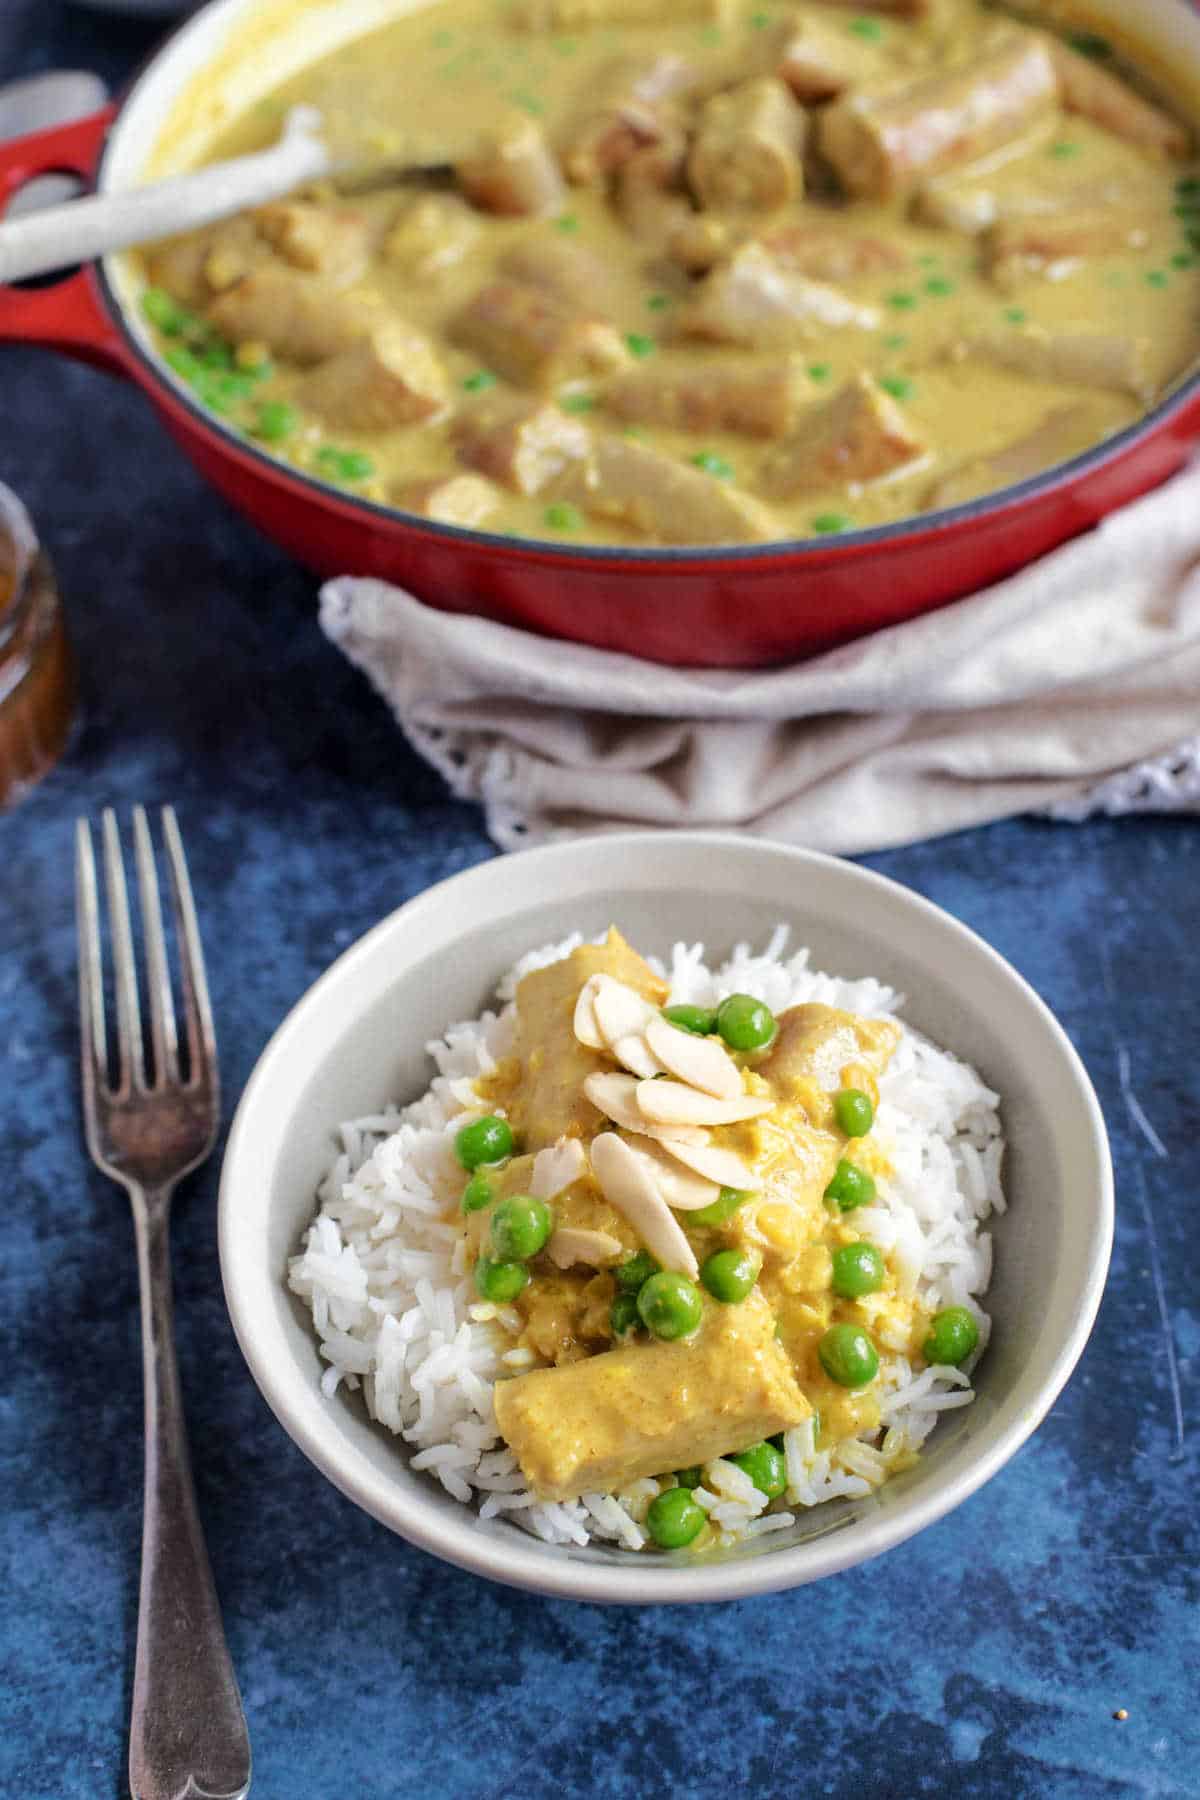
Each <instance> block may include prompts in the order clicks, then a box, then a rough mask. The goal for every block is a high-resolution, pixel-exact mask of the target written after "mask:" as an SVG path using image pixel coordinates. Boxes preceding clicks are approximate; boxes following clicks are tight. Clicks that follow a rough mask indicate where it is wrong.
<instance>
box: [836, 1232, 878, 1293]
mask: <svg viewBox="0 0 1200 1800" xmlns="http://www.w3.org/2000/svg"><path fill="white" fill-rule="evenodd" d="M886 1274H887V1271H886V1269H885V1267H884V1261H883V1257H882V1256H881V1255H880V1254H879V1251H878V1250H877V1249H876V1248H875V1246H874V1244H867V1243H864V1242H863V1241H862V1240H861V1239H860V1240H859V1242H858V1243H857V1244H842V1245H841V1247H840V1248H839V1249H837V1250H835V1251H834V1253H833V1291H834V1293H835V1294H839V1295H840V1296H841V1298H842V1299H843V1300H858V1299H861V1297H862V1296H863V1294H873V1293H875V1292H876V1291H877V1289H879V1288H881V1287H882V1286H883V1283H884V1280H885V1278H886Z"/></svg>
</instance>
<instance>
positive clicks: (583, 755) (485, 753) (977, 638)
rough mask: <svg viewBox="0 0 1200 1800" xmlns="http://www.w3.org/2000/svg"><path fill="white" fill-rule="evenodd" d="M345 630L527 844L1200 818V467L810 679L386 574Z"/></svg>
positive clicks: (836, 659) (328, 601)
mask: <svg viewBox="0 0 1200 1800" xmlns="http://www.w3.org/2000/svg"><path fill="white" fill-rule="evenodd" d="M651 598H652V596H651V595H649V594H648V596H647V599H648V602H649V601H650V599H651ZM321 623H322V626H323V627H324V629H325V631H326V632H327V634H328V635H329V637H330V638H331V639H332V640H333V642H334V643H335V644H337V645H339V646H340V647H341V649H342V650H343V651H344V652H345V653H346V655H347V656H349V657H350V659H351V660H352V661H353V662H354V663H356V664H357V665H358V667H359V668H361V669H362V670H363V671H364V672H365V673H366V674H367V675H368V676H369V678H370V679H371V681H372V682H373V683H374V684H375V686H376V687H377V688H378V690H379V692H380V693H381V694H382V695H383V697H384V698H385V699H386V700H387V702H388V704H389V705H390V706H391V708H392V710H393V712H394V713H395V716H396V718H397V720H398V721H399V724H400V726H401V728H402V729H403V731H404V733H405V735H406V736H407V737H408V738H409V740H410V741H411V742H412V743H413V744H414V745H415V747H416V748H417V749H418V750H419V751H420V752H421V754H422V755H423V756H425V757H426V758H427V759H428V760H429V761H430V762H431V763H433V764H434V766H435V767H436V768H438V769H439V770H440V771H441V772H442V774H443V775H444V776H445V778H446V780H447V781H448V783H449V784H450V786H451V788H452V789H453V790H454V792H455V793H456V794H457V795H459V796H460V797H463V798H466V799H470V800H475V801H478V802H479V803H480V804H482V806H483V808H484V811H485V814H486V819H487V827H488V830H489V832H490V833H491V835H492V837H493V838H494V839H495V841H496V842H497V843H498V844H499V845H500V846H501V847H502V848H504V849H512V848H515V847H517V846H519V845H524V844H531V843H538V842H544V841H546V840H548V839H551V838H556V837H562V836H569V835H571V834H573V833H576V832H584V831H596V830H603V829H606V828H607V829H613V828H629V827H635V826H639V825H641V826H662V825H691V826H740V827H743V828H745V829H746V830H748V831H750V832H755V833H761V834H763V835H768V836H771V837H775V838H782V839H786V840H789V841H791V842H793V843H799V844H807V845H809V846H812V847H815V848H818V849H824V850H833V851H838V852H848V853H853V852H857V851H865V850H876V849H882V848H885V847H887V846H889V845H896V844H903V843H909V842H912V841H914V840H916V839H919V838H926V837H933V836H937V835H938V834H940V833H943V832H949V831H953V830H956V829H958V828H960V827H963V826H968V825H975V824H979V823H981V822H982V821H984V820H988V819H996V818H1001V817H1004V816H1006V815H1009V814H1012V813H1017V812H1024V811H1027V810H1029V809H1050V810H1052V811H1055V812H1056V813H1057V815H1058V816H1060V817H1080V816H1083V814H1085V813H1086V812H1087V811H1089V810H1092V809H1093V808H1095V807H1103V808H1104V809H1106V810H1109V811H1113V812H1120V811H1129V810H1135V809H1136V808H1138V807H1139V806H1150V807H1153V808H1156V809H1165V810H1178V809H1184V808H1187V809H1193V808H1194V809H1197V810H1200V463H1195V464H1193V465H1192V467H1191V468H1190V469H1189V470H1188V471H1186V472H1185V473H1183V474H1181V475H1179V476H1177V477H1175V478H1174V479H1173V480H1172V481H1170V482H1169V483H1167V485H1166V486H1164V487H1162V488H1160V489H1158V490H1157V491H1156V492H1155V493H1153V494H1151V495H1149V496H1148V497H1146V498H1145V499H1142V500H1140V501H1137V502H1136V503H1135V504H1134V505H1132V506H1129V507H1126V508H1124V509H1123V510H1122V511H1121V512H1119V513H1116V514H1114V515H1113V516H1112V517H1111V518H1109V519H1108V520H1106V521H1105V522H1104V523H1103V524H1102V525H1101V526H1099V527H1098V528H1097V529H1096V530H1094V531H1090V532H1088V533H1087V534H1086V535H1084V536H1082V537H1080V538H1077V539H1076V540H1074V541H1073V542H1072V543H1070V544H1068V545H1066V546H1065V547H1064V548H1062V549H1060V550H1057V551H1055V552H1054V553H1053V554H1051V555H1050V556H1047V557H1045V558H1044V559H1043V560H1042V561H1041V562H1039V563H1037V564H1035V565H1033V566H1032V567H1030V568H1029V569H1026V570H1024V571H1022V572H1021V573H1020V574H1018V575H1016V576H1013V577H1012V578H1011V579H1010V580H1007V581H1003V582H1001V583H999V584H998V585H997V586H995V587H992V588H989V589H987V590H986V591H984V592H981V593H978V594H975V595H973V596H971V597H970V598H969V599H966V600H961V601H958V602H956V603H954V604H953V605H950V606H946V607H943V608H942V609H941V610H939V611H937V612H934V613H930V614H927V615H926V616H925V617H924V618H921V619H916V620H913V621H912V622H910V623H908V624H903V625H897V626H893V627H891V628H890V629H888V630H885V631H880V632H876V633H875V634H874V635H873V636H871V637H867V638H862V639H859V640H857V641H856V642H854V643H851V644H848V645H845V646H843V647H842V648H840V649H837V650H834V651H830V652H828V653H827V654H825V655H822V656H817V657H815V658H813V659H811V660H809V661H806V662H801V663H795V664H791V665H789V666H787V667H784V668H774V669H766V670H759V671H756V670H749V671H724V670H721V671H717V670H704V669H673V668H664V667H662V666H661V665H660V664H657V663H648V662H641V661H638V660H637V659H636V658H635V657H632V656H621V655H615V654H613V653H611V652H608V651H601V650H592V649H587V648H582V647H580V646H578V645H575V644H567V643H563V642H560V641H557V640H553V639H547V638H540V637H535V636H533V635H531V634H529V633H527V632H523V631H517V630H514V629H512V628H510V627H508V626H504V625H495V624H491V623H489V622H488V621H486V620H482V619H478V618H474V617H470V616H464V615H461V614H451V613H441V612H437V611H434V610H433V609H432V608H429V607H425V606H422V605H421V604H420V603H419V602H418V601H416V600H414V599H413V598H412V597H411V596H409V595H407V594H405V593H403V592H401V591H400V590H399V589H396V588H392V587H389V586H387V585H386V584H384V583H382V582H379V581H375V580H371V579H366V578H361V579H356V578H353V577H340V578H338V579H337V580H334V581H331V582H329V583H327V584H326V586H325V588H324V589H323V590H322V594H321Z"/></svg>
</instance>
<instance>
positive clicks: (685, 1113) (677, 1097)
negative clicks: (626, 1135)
mask: <svg viewBox="0 0 1200 1800" xmlns="http://www.w3.org/2000/svg"><path fill="white" fill-rule="evenodd" d="M637 1104H638V1111H639V1112H640V1113H641V1114H642V1117H643V1118H644V1119H649V1120H650V1122H651V1124H652V1125H736V1124H737V1122H738V1120H739V1119H758V1118H761V1117H762V1115H763V1113H769V1112H770V1111H771V1110H772V1109H773V1107H774V1105H775V1102H774V1101H773V1100H758V1099H756V1098H755V1097H754V1095H753V1094H743V1095H742V1097H741V1098H740V1099H739V1100H714V1099H713V1097H712V1095H711V1094H701V1093H698V1092H697V1091H696V1089H695V1088H692V1087H684V1085H683V1083H682V1082H681V1081H639V1082H638V1084H637Z"/></svg>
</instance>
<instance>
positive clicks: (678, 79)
mask: <svg viewBox="0 0 1200 1800" xmlns="http://www.w3.org/2000/svg"><path fill="white" fill-rule="evenodd" d="M695 79H696V74H695V70H694V68H693V67H692V65H691V64H690V63H689V62H687V61H685V59H684V58H683V57H682V56H676V55H675V54H674V52H672V51H662V52H656V53H654V54H653V55H650V56H620V57H617V58H616V59H615V61H613V62H611V63H609V64H608V65H607V66H606V67H605V68H603V69H601V70H600V71H599V73H598V74H597V75H595V76H593V78H592V79H591V81H589V83H588V87H587V90H586V92H584V93H583V94H581V95H580V96H579V101H578V104H577V106H576V107H575V109H574V117H573V120H572V123H571V125H570V127H569V129H568V130H567V132H566V133H565V135H564V136H563V139H562V142H561V143H560V146H559V151H560V155H561V157H562V166H563V168H564V170H565V171H566V175H567V179H568V181H570V182H572V183H574V185H575V186H576V187H589V186H594V185H596V184H598V183H600V182H603V181H605V180H606V179H607V177H608V176H609V175H611V174H612V172H613V170H614V169H619V168H620V166H621V164H622V163H624V162H627V161H628V160H629V158H630V157H631V156H632V155H633V154H634V153H635V151H637V150H640V149H642V148H643V147H644V146H645V145H646V144H656V143H658V142H659V141H660V139H661V138H662V137H663V136H664V135H665V133H666V131H667V128H668V117H667V113H666V107H667V104H668V102H669V101H671V100H673V99H674V98H676V97H677V96H679V95H680V94H683V93H686V91H687V90H688V88H689V87H690V86H691V85H692V83H693V82H694V81H695Z"/></svg>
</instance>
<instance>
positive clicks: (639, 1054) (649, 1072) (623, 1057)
mask: <svg viewBox="0 0 1200 1800" xmlns="http://www.w3.org/2000/svg"><path fill="white" fill-rule="evenodd" d="M609 1048H610V1049H611V1051H612V1054H613V1055H614V1056H615V1057H616V1059H617V1061H618V1062H619V1063H624V1065H625V1067H626V1068H627V1069H632V1071H633V1073H634V1074H635V1075H636V1076H638V1077H639V1079H640V1080H642V1081H650V1080H652V1079H653V1077H654V1076H655V1075H662V1074H663V1073H664V1070H663V1066H662V1064H661V1063H660V1062H659V1060H658V1058H657V1056H655V1054H654V1052H653V1050H651V1048H650V1046H649V1044H648V1043H647V1042H646V1040H645V1038H644V1037H642V1036H641V1035H640V1033H631V1034H630V1035H629V1036H628V1037H622V1038H618V1039H617V1041H616V1043H615V1044H612V1045H610V1046H609Z"/></svg>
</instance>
